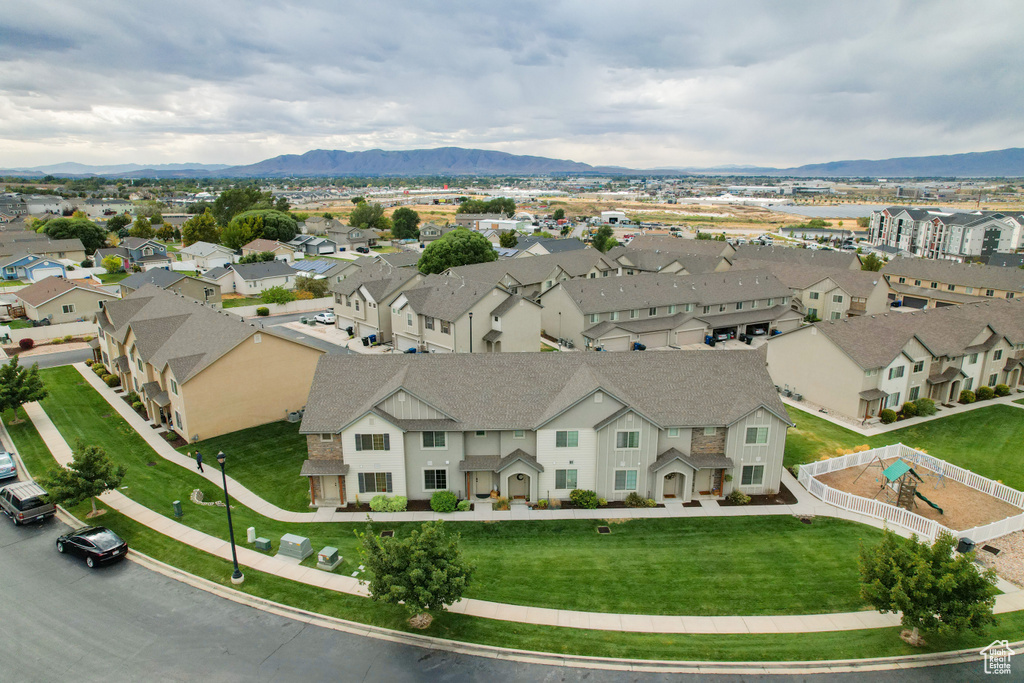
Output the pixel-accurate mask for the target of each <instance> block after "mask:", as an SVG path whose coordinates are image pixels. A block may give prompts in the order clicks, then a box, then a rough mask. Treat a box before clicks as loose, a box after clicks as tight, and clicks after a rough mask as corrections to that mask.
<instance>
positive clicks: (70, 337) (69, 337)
mask: <svg viewBox="0 0 1024 683" xmlns="http://www.w3.org/2000/svg"><path fill="white" fill-rule="evenodd" d="M74 338H75V337H74V336H73V335H70V334H69V335H67V336H65V337H64V338H63V339H64V343H65V344H66V343H68V342H70V341H71V340H72V339H74Z"/></svg>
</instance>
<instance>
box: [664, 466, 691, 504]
mask: <svg viewBox="0 0 1024 683" xmlns="http://www.w3.org/2000/svg"><path fill="white" fill-rule="evenodd" d="M662 481H663V482H664V484H663V488H662V494H661V495H662V497H663V498H665V499H666V500H679V501H681V500H684V496H685V495H686V475H685V474H683V473H682V472H669V473H668V474H666V475H665V476H664V478H663V479H662Z"/></svg>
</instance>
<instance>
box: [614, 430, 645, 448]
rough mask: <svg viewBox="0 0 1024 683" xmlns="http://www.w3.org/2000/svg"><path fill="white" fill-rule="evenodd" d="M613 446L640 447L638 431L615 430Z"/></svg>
mask: <svg viewBox="0 0 1024 683" xmlns="http://www.w3.org/2000/svg"><path fill="white" fill-rule="evenodd" d="M615 447H616V448H618V449H623V448H640V432H615Z"/></svg>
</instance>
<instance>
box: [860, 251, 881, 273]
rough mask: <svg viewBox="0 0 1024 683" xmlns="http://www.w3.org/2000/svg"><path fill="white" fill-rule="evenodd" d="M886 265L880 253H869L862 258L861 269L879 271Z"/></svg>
mask: <svg viewBox="0 0 1024 683" xmlns="http://www.w3.org/2000/svg"><path fill="white" fill-rule="evenodd" d="M884 265H885V261H883V260H882V259H880V258H878V254H868V255H867V256H862V257H861V259H860V269H861V270H870V271H874V272H878V271H879V270H881V269H882V266H884Z"/></svg>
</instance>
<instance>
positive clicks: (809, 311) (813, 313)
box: [807, 308, 818, 318]
mask: <svg viewBox="0 0 1024 683" xmlns="http://www.w3.org/2000/svg"><path fill="white" fill-rule="evenodd" d="M807 315H808V316H810V317H811V318H817V317H818V309H817V308H808V309H807Z"/></svg>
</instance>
